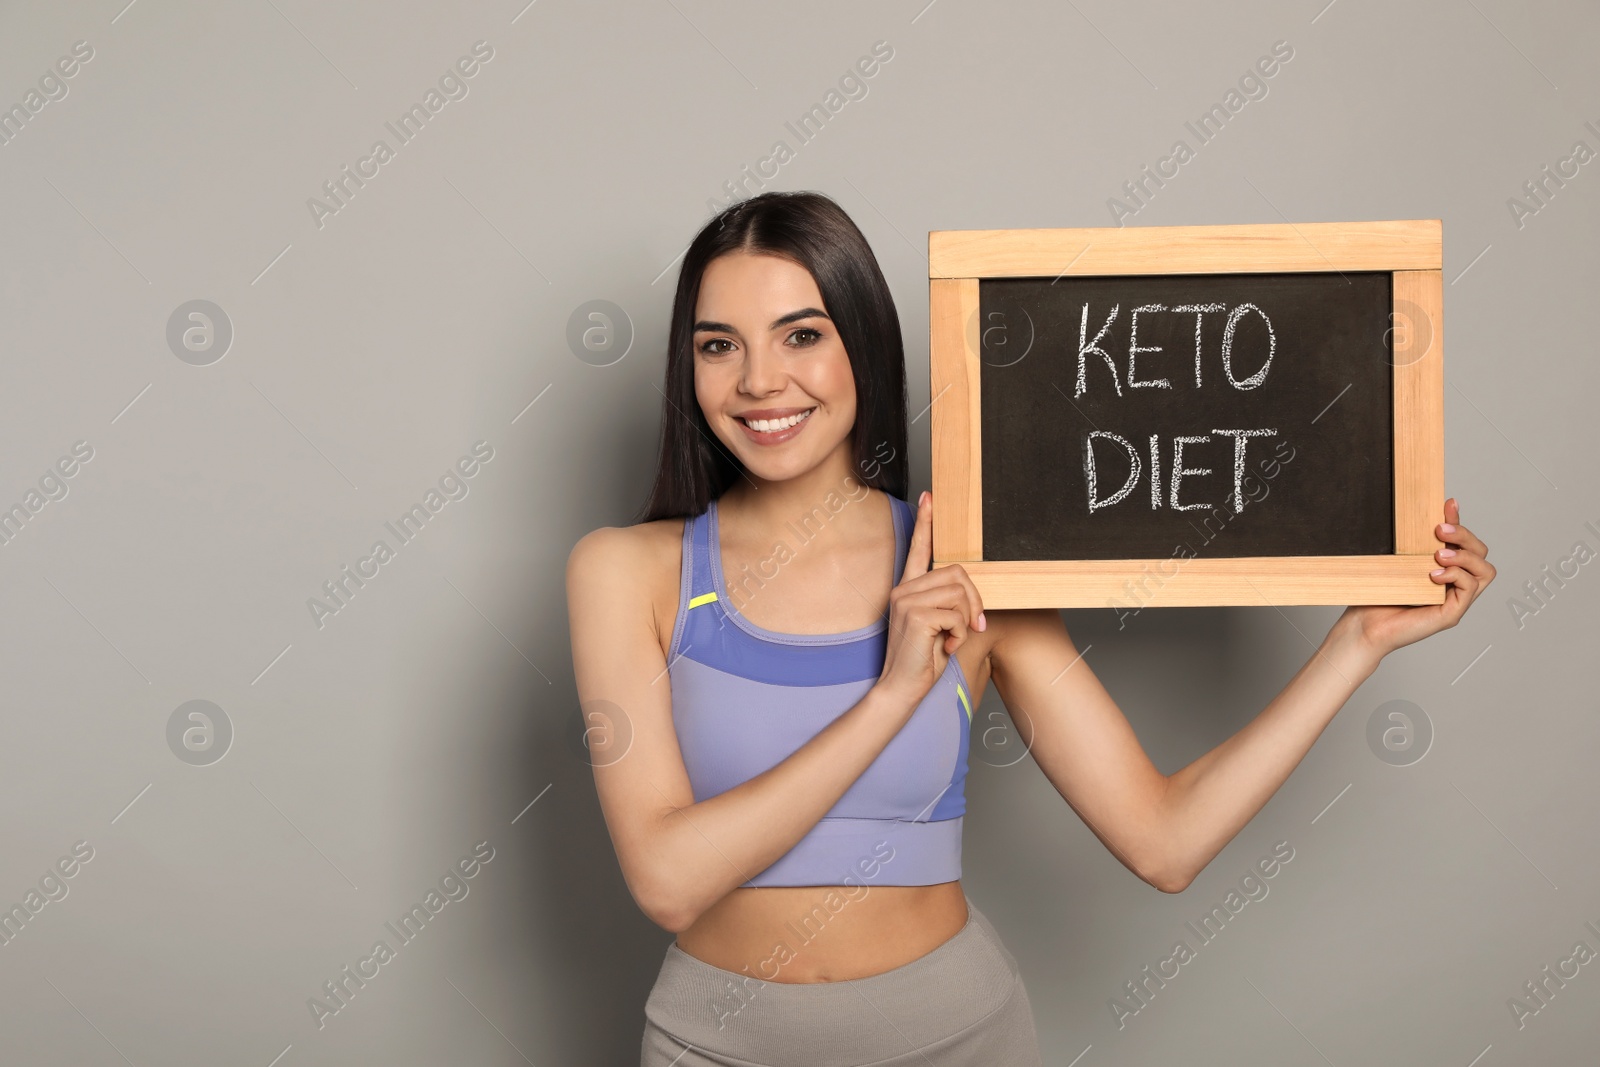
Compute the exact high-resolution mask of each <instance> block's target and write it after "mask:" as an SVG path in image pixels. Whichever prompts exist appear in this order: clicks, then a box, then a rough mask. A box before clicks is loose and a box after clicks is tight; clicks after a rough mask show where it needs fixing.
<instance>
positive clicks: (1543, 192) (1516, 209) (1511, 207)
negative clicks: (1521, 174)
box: [1506, 122, 1600, 230]
mask: <svg viewBox="0 0 1600 1067" xmlns="http://www.w3.org/2000/svg"><path fill="white" fill-rule="evenodd" d="M1583 125H1584V128H1585V129H1587V130H1588V131H1589V132H1590V133H1592V134H1594V135H1595V136H1596V137H1600V128H1596V127H1595V124H1594V123H1593V122H1585V123H1584V124H1583ZM1594 156H1595V152H1594V149H1592V148H1590V147H1589V144H1588V142H1586V141H1574V142H1572V151H1571V152H1569V153H1567V154H1566V155H1565V156H1563V157H1561V158H1560V159H1558V160H1556V173H1555V174H1552V173H1550V164H1548V163H1546V164H1545V165H1544V167H1543V168H1542V169H1541V170H1540V172H1539V174H1538V175H1537V176H1535V177H1533V178H1530V179H1529V180H1528V181H1525V182H1523V183H1522V191H1523V192H1524V193H1526V194H1527V197H1528V201H1530V202H1524V201H1521V200H1518V199H1517V198H1516V197H1514V196H1508V197H1506V210H1508V211H1510V212H1511V221H1512V222H1514V223H1516V224H1517V229H1519V230H1520V229H1522V228H1523V227H1524V226H1526V225H1527V224H1528V219H1530V218H1532V217H1533V216H1534V215H1537V214H1538V213H1539V212H1540V211H1541V210H1543V209H1544V208H1546V207H1548V206H1549V204H1550V201H1551V200H1553V199H1555V195H1556V189H1565V188H1566V187H1567V183H1566V182H1565V181H1562V179H1563V178H1565V179H1567V180H1569V181H1570V180H1571V179H1573V178H1576V177H1577V176H1578V168H1579V167H1581V166H1583V165H1584V164H1585V163H1587V162H1589V160H1591V159H1593V158H1594ZM1552 184H1553V185H1554V186H1555V188H1554V189H1552V188H1551V185H1552Z"/></svg>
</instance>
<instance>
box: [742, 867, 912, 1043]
mask: <svg viewBox="0 0 1600 1067" xmlns="http://www.w3.org/2000/svg"><path fill="white" fill-rule="evenodd" d="M892 859H894V846H893V845H891V844H889V843H888V842H887V841H879V842H878V843H877V844H875V845H873V846H872V856H871V857H862V858H861V859H859V860H857V861H856V864H855V870H857V871H860V872H861V877H862V878H864V879H871V878H876V877H878V874H879V873H880V872H881V870H882V867H883V864H885V863H888V862H889V861H890V860H892ZM826 888H827V893H826V894H825V895H824V896H823V898H822V903H821V904H815V905H812V908H811V911H810V912H808V913H807V914H806V915H805V916H804V917H803V918H801V920H800V925H799V926H796V925H795V924H794V923H793V922H786V923H784V926H785V927H787V928H788V930H789V931H790V932H791V933H793V934H794V935H795V937H796V939H797V940H798V942H799V944H800V946H801V947H802V948H803V947H804V946H806V945H808V944H810V943H811V942H812V941H813V940H815V939H816V937H817V935H818V934H820V933H822V928H823V927H824V926H826V925H827V923H828V920H829V919H831V918H832V917H833V916H835V915H837V914H839V913H840V912H841V911H843V910H844V909H845V908H846V906H848V905H849V904H850V902H851V901H855V900H862V899H865V897H866V896H867V894H868V893H870V892H872V887H871V886H867V885H863V884H862V883H861V882H859V881H857V880H856V877H855V875H854V874H847V875H845V876H844V878H843V879H842V883H841V885H840V886H839V887H837V888H835V887H833V886H828V887H826ZM824 909H826V910H824ZM796 955H797V952H796V950H795V949H792V948H790V947H789V945H788V943H787V942H785V941H779V942H778V943H777V944H776V945H774V946H773V949H772V955H770V956H768V957H767V958H766V959H764V960H762V961H761V964H760V970H761V977H760V978H758V977H756V976H755V975H754V974H752V973H750V965H749V964H748V963H747V964H745V965H744V966H743V967H741V968H739V969H740V970H741V971H743V972H744V974H745V977H744V979H743V980H742V981H740V982H738V983H735V982H734V981H733V979H731V978H730V979H728V980H727V981H726V982H725V983H723V984H724V987H725V988H724V990H723V992H722V993H721V994H718V995H717V996H716V997H713V998H712V1001H711V1010H712V1011H713V1012H715V1013H716V1016H717V1029H718V1030H722V1029H725V1028H726V1027H727V1025H728V1020H729V1019H731V1018H733V1017H734V1016H735V1015H738V1014H739V1013H740V1012H741V1011H743V1010H744V1009H745V1005H747V1004H748V1003H749V1002H750V1000H751V999H753V998H754V997H755V995H756V994H757V993H759V992H760V991H761V990H762V988H763V987H765V986H766V984H767V982H770V981H772V979H774V978H776V977H777V976H778V972H779V970H781V969H782V968H783V965H784V964H786V963H788V962H790V961H791V960H793V959H794V958H795V956H796ZM769 965H770V966H771V968H772V970H771V973H768V972H767V967H768V966H769ZM763 979H764V980H763Z"/></svg>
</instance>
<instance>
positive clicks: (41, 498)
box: [0, 441, 94, 547]
mask: <svg viewBox="0 0 1600 1067" xmlns="http://www.w3.org/2000/svg"><path fill="white" fill-rule="evenodd" d="M93 458H94V448H93V447H91V446H90V444H89V442H88V441H78V442H76V443H74V444H73V446H72V453H71V455H66V456H62V457H61V458H60V459H58V460H56V462H55V466H53V467H51V468H49V469H47V470H46V471H45V472H44V473H43V474H42V475H40V476H39V488H38V489H29V490H28V491H27V492H26V493H24V494H23V495H22V503H20V504H12V505H11V506H10V507H9V508H6V509H4V510H3V511H0V547H3V546H5V545H9V544H10V543H11V539H12V538H14V537H16V536H17V535H18V534H19V533H21V532H22V528H23V527H24V526H26V525H27V524H28V521H29V520H30V519H32V518H33V517H34V516H35V515H37V514H39V512H41V511H43V510H44V506H45V505H46V504H48V503H49V502H50V501H52V500H65V499H66V498H67V492H68V487H67V483H66V480H65V479H68V478H72V477H75V476H76V475H77V473H78V470H79V466H78V465H79V464H80V463H87V462H89V461H90V460H91V459H93Z"/></svg>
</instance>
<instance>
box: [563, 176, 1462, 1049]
mask: <svg viewBox="0 0 1600 1067" xmlns="http://www.w3.org/2000/svg"><path fill="white" fill-rule="evenodd" d="M662 392H663V395H664V403H663V406H662V424H661V450H660V456H659V461H658V467H657V471H656V479H655V484H654V487H653V489H652V492H651V494H650V499H649V501H648V503H647V504H646V506H645V508H644V510H643V513H642V515H641V517H640V521H638V522H636V523H634V524H633V525H631V526H627V527H622V528H610V527H605V528H601V529H598V530H595V531H593V532H591V533H589V534H587V535H586V536H584V537H583V538H582V539H581V540H579V542H578V543H577V545H576V546H574V547H573V549H572V553H571V555H570V556H569V558H568V561H567V608H568V614H569V618H570V624H571V633H572V652H573V668H574V672H575V675H576V678H577V684H578V693H579V698H580V702H581V703H582V704H583V705H585V706H601V705H603V706H605V707H607V708H608V709H610V710H611V711H613V712H615V711H618V710H620V712H621V713H622V714H623V715H624V716H625V717H626V723H625V725H626V727H627V728H626V729H622V730H618V731H615V732H608V733H597V734H595V735H593V736H592V738H591V744H590V746H589V754H590V757H591V763H592V766H593V770H594V778H595V787H596V790H597V792H598V794H599V798H600V806H601V810H602V812H603V814H604V816H605V822H606V827H607V830H608V832H609V833H610V835H611V840H612V844H613V846H614V847H615V850H616V854H617V859H618V862H619V864H620V867H621V871H622V876H623V878H624V879H625V881H626V882H627V886H628V889H629V891H630V892H631V893H632V895H633V898H634V900H635V901H636V902H637V904H638V905H639V907H640V909H641V910H642V911H644V913H645V914H646V915H648V916H649V917H650V918H651V919H652V920H654V921H655V922H656V923H657V924H659V925H660V926H662V927H664V928H666V929H668V930H671V931H673V932H674V933H676V934H677V935H678V936H677V940H676V941H675V942H674V943H673V944H671V945H670V946H668V948H667V952H666V957H665V959H663V961H662V964H661V969H660V971H659V973H658V974H657V977H656V982H655V986H654V987H653V988H652V990H651V992H650V996H649V999H648V1001H647V1002H646V1004H645V1027H644V1035H643V1041H642V1044H641V1055H642V1061H641V1062H642V1063H643V1064H644V1065H645V1067H665V1065H668V1064H672V1065H677V1067H704V1065H708V1064H741V1065H752V1064H769V1065H770V1064H777V1063H806V1064H808V1065H811V1067H829V1065H843V1064H859V1063H872V1064H875V1065H877V1067H893V1065H905V1067H909V1065H911V1064H918V1065H925V1064H928V1063H939V1064H1005V1065H1024V1067H1025V1065H1029V1064H1039V1063H1040V1062H1041V1056H1040V1051H1039V1046H1038V1040H1037V1037H1036V1035H1035V1031H1034V1023H1033V1011H1032V1006H1031V1002H1030V1000H1029V996H1028V992H1027V990H1026V988H1025V987H1024V985H1023V982H1022V978H1021V975H1020V973H1019V970H1018V966H1017V961H1016V959H1015V957H1013V956H1012V954H1011V953H1010V952H1009V951H1008V950H1007V949H1006V947H1005V945H1004V944H1003V943H1002V942H1001V941H1000V939H999V936H998V935H997V934H996V932H995V929H994V927H993V926H992V925H991V924H990V922H989V920H988V919H987V917H985V916H984V915H983V913H982V912H981V911H979V910H978V909H977V908H976V907H974V906H973V903H972V901H971V900H969V899H968V898H967V896H966V893H965V891H964V890H963V888H962V885H961V873H962V872H961V835H962V825H963V821H964V817H965V814H966V777H967V754H968V746H969V740H970V732H971V723H972V721H973V716H974V709H975V708H977V706H978V705H979V704H980V702H981V701H982V698H983V693H984V689H985V687H986V686H987V684H988V682H989V681H990V679H991V676H992V678H993V681H994V683H995V690H996V692H997V693H998V694H999V696H1000V697H1001V699H1002V700H1003V701H1004V702H1005V704H1006V709H1007V712H1008V713H1009V714H1010V715H1011V716H1012V718H1013V720H1014V724H1015V726H1016V728H1017V731H1018V733H1019V734H1020V735H1021V736H1023V737H1026V738H1028V739H1029V741H1030V743H1029V749H1028V753H1029V755H1031V756H1032V758H1033V761H1034V763H1035V764H1036V765H1037V766H1038V767H1039V769H1040V771H1041V772H1043V773H1044V775H1045V776H1046V777H1047V778H1048V779H1049V781H1050V784H1051V785H1052V786H1054V787H1055V789H1056V791H1057V792H1058V793H1060V795H1061V796H1062V798H1063V799H1064V800H1066V801H1067V803H1068V804H1070V805H1071V807H1072V808H1073V810H1074V811H1075V812H1077V813H1078V815H1079V816H1080V817H1082V819H1083V820H1084V822H1085V823H1087V824H1088V825H1089V826H1090V828H1091V829H1092V830H1093V831H1094V833H1095V835H1096V837H1098V838H1099V839H1100V840H1101V841H1102V842H1103V843H1104V844H1105V845H1106V847H1107V848H1108V849H1109V850H1110V851H1111V853H1112V854H1113V855H1114V856H1115V857H1116V858H1117V859H1118V860H1119V861H1120V862H1121V863H1122V864H1123V865H1124V866H1126V867H1127V868H1128V870H1129V871H1131V872H1132V873H1133V874H1134V875H1135V876H1136V877H1138V878H1139V879H1140V880H1142V881H1143V882H1145V883H1147V884H1148V885H1150V886H1152V887H1154V888H1155V889H1158V890H1161V891H1163V892H1169V893H1177V892H1180V891H1182V890H1183V889H1184V888H1185V887H1186V886H1188V885H1189V883H1190V882H1191V881H1192V880H1193V879H1194V877H1195V875H1196V874H1197V873H1198V872H1199V871H1200V870H1201V869H1202V868H1204V867H1205V866H1206V865H1207V864H1208V863H1210V861H1211V860H1212V858H1213V857H1215V856H1216V855H1217V854H1218V853H1219V852H1220V851H1221V850H1222V848H1223V847H1224V846H1225V845H1226V844H1227V843H1228V842H1229V841H1230V840H1232V839H1233V837H1234V836H1235V835H1236V834H1238V832H1239V831H1240V830H1241V829H1242V828H1243V827H1244V825H1245V824H1246V823H1247V822H1249V820H1250V819H1251V818H1252V817H1253V816H1254V815H1255V814H1256V812H1257V811H1259V810H1260V809H1261V807H1262V805H1264V804H1265V803H1266V801H1267V800H1268V799H1269V798H1270V797H1271V796H1272V794H1273V793H1274V792H1275V791H1276V790H1277V788H1278V787H1279V785H1281V784H1282V782H1283V781H1284V779H1285V778H1286V777H1287V776H1288V774H1289V772H1290V771H1291V770H1293V768H1294V767H1295V766H1296V765H1297V764H1298V763H1299V761H1300V760H1301V758H1303V757H1304V755H1305V754H1306V752H1307V750H1309V749H1310V747H1311V745H1312V743H1313V742H1314V741H1315V740H1316V738H1317V736H1318V735H1319V734H1320V733H1321V732H1322V730H1323V729H1324V728H1325V727H1326V726H1327V724H1328V722H1329V721H1330V720H1331V719H1332V718H1333V716H1334V714H1335V713H1336V712H1337V711H1338V710H1339V708H1340V707H1341V706H1342V705H1343V704H1344V702H1345V701H1346V700H1347V699H1348V698H1349V696H1350V694H1351V693H1352V692H1353V691H1354V689H1355V687H1356V686H1358V685H1360V684H1361V681H1362V680H1364V679H1365V678H1366V677H1368V676H1369V675H1370V674H1371V673H1372V672H1373V671H1374V670H1375V669H1376V667H1377V664H1378V661H1379V660H1380V659H1381V658H1382V657H1383V655H1385V654H1386V653H1388V652H1389V651H1392V650H1393V649H1395V648H1399V647H1401V646H1402V645H1405V644H1409V643H1411V642H1413V641H1416V640H1419V639H1421V638H1422V637H1425V636H1427V635H1428V634H1431V633H1434V632H1437V631H1439V630H1441V629H1445V628H1447V627H1449V626H1453V625H1455V623H1456V621H1457V620H1459V619H1460V617H1461V614H1462V613H1463V612H1464V611H1465V610H1466V608H1467V605H1468V604H1469V603H1470V602H1471V601H1472V600H1473V598H1474V597H1476V595H1477V594H1478V592H1479V591H1481V589H1482V588H1483V586H1484V585H1485V584H1487V583H1488V581H1489V580H1491V579H1492V578H1493V576H1494V568H1493V567H1492V566H1490V565H1489V564H1488V562H1487V561H1486V560H1485V558H1484V556H1485V555H1486V553H1487V549H1486V547H1485V546H1484V544H1483V542H1482V541H1480V540H1479V539H1478V538H1477V537H1476V536H1474V535H1473V534H1472V533H1470V532H1469V531H1467V530H1466V529H1465V528H1464V527H1461V526H1459V525H1455V524H1456V523H1457V521H1458V518H1459V515H1458V511H1457V508H1456V503H1455V501H1454V500H1450V501H1447V502H1446V506H1445V514H1444V518H1445V519H1446V523H1448V525H1447V524H1440V525H1439V526H1438V527H1436V532H1437V533H1438V534H1439V537H1440V540H1441V541H1443V542H1446V543H1447V544H1448V546H1449V547H1445V548H1441V549H1440V550H1439V552H1438V553H1436V558H1437V559H1438V561H1439V563H1440V564H1441V566H1440V567H1439V569H1437V570H1435V571H1434V572H1432V580H1433V581H1435V582H1437V583H1439V584H1441V585H1447V586H1450V587H1451V588H1450V589H1449V590H1447V592H1446V594H1445V602H1444V603H1443V604H1442V605H1426V606H1423V607H1388V606H1363V607H1355V608H1349V609H1347V610H1346V612H1345V613H1344V615H1342V616H1341V617H1340V619H1339V621H1338V622H1337V623H1336V624H1335V625H1334V627H1333V629H1332V630H1331V631H1330V632H1329V634H1328V636H1327V638H1325V639H1324V641H1323V643H1322V646H1321V647H1320V648H1318V649H1317V650H1316V652H1315V654H1314V655H1313V656H1312V658H1311V659H1310V660H1309V661H1308V662H1307V663H1306V665H1305V667H1303V668H1302V669H1301V670H1300V671H1299V673H1298V674H1296V675H1295V677H1294V678H1293V679H1292V680H1291V681H1290V683H1289V684H1288V686H1286V687H1285V688H1284V690H1283V692H1282V693H1280V694H1279V695H1278V696H1277V697H1276V698H1275V699H1274V700H1273V701H1272V703H1271V704H1269V705H1268V706H1267V708H1266V709H1265V710H1263V711H1262V712H1261V713H1260V714H1259V715H1257V716H1256V718H1255V719H1254V721H1252V722H1250V723H1249V724H1248V725H1247V726H1246V727H1245V728H1243V729H1241V730H1240V731H1239V732H1238V733H1236V734H1235V735H1234V736H1233V737H1231V738H1229V739H1228V740H1226V741H1224V742H1223V743H1222V744H1220V745H1218V746H1217V747H1216V748H1214V749H1212V750H1211V751H1210V752H1207V753H1206V754H1205V755H1203V756H1201V757H1200V758H1199V759H1196V760H1195V761H1193V762H1192V763H1190V764H1189V765H1188V766H1186V767H1184V768H1182V769H1181V770H1179V771H1177V772H1176V773H1174V774H1171V775H1165V774H1162V773H1161V772H1159V771H1158V770H1157V769H1156V767H1155V766H1154V765H1153V764H1152V763H1151V761H1150V758H1149V756H1148V755H1147V754H1146V753H1145V751H1144V749H1143V748H1142V747H1141V746H1140V744H1139V741H1138V738H1137V737H1136V736H1135V734H1134V732H1133V730H1132V728H1131V727H1130V726H1129V724H1128V721H1127V718H1126V717H1125V716H1124V715H1123V714H1122V711H1121V709H1119V708H1118V707H1117V705H1116V703H1115V702H1114V701H1113V700H1112V699H1111V697H1110V695H1109V694H1108V693H1107V692H1106V691H1105V689H1104V688H1103V687H1102V686H1101V685H1100V683H1099V680H1098V679H1097V678H1096V677H1095V675H1094V672H1093V671H1092V670H1091V669H1090V666H1089V664H1087V663H1085V662H1082V656H1081V654H1080V653H1079V652H1078V650H1077V648H1076V647H1075V646H1074V644H1073V642H1072V639H1071V637H1070V636H1069V635H1068V634H1067V631H1066V628H1065V627H1064V625H1063V624H1062V619H1061V615H1060V613H1059V612H1058V611H1055V610H1050V609H1038V610H1008V611H997V612H995V613H994V618H993V619H990V618H989V617H988V616H987V615H986V613H985V612H984V610H983V601H982V598H981V596H980V595H979V593H978V590H977V588H976V587H975V586H974V585H973V583H972V580H971V578H970V577H969V576H968V574H967V572H966V570H965V569H963V567H962V566H961V565H960V564H951V565H948V566H943V567H932V566H931V564H932V536H931V529H932V514H933V503H934V502H933V500H932V498H931V497H930V495H929V494H927V493H923V494H921V495H920V497H919V499H918V501H917V503H916V504H915V505H912V504H910V503H909V502H908V501H907V499H906V493H907V470H906V460H905V455H906V432H907V428H906V387H905V356H904V352H903V350H902V343H901V338H900V329H899V322H898V319H897V317H896V315H895V308H894V301H893V300H892V298H891V297H890V295H889V290H888V286H887V285H886V284H885V282H884V279H883V275H882V273H881V272H880V271H879V269H878V264H877V261H876V259H875V258H874V257H873V254H872V251H871V249H870V248H869V247H868V245H867V242H866V240H865V238H863V237H862V235H861V232H860V231H859V230H858V229H856V227H855V225H854V224H853V223H852V222H851V221H850V219H849V218H848V216H846V215H845V213H844V212H843V211H842V210H840V209H839V207H838V205H836V204H834V203H833V201H831V200H829V199H828V198H826V197H824V196H821V195H820V194H816V193H765V194H762V195H761V196H757V197H754V198H752V199H750V200H747V201H744V202H743V203H740V204H738V205H736V206H734V207H731V208H729V209H728V210H726V211H724V212H722V213H721V214H720V215H719V216H717V217H716V218H714V219H713V220H712V221H711V222H710V223H708V224H707V225H706V227H705V228H704V229H703V230H701V232H700V233H699V234H698V235H697V236H696V237H695V239H694V241H693V242H691V243H690V245H689V249H688V251H687V253H686V254H685V256H684V260H683V266H682V268H681V271H680V275H679V278H678V287H677V294H676V297H675V300H674V305H673V312H672V321H671V327H670V333H669V337H668V352H667V365H666V385H665V388H664V389H663V390H662ZM885 446H886V447H887V449H888V457H889V458H888V459H882V458H881V457H882V456H883V452H882V448H883V447H885ZM841 493H842V494H843V496H845V497H848V498H849V499H850V500H851V501H852V502H853V503H854V506H850V507H844V506H843V505H842V504H841V505H839V506H837V507H835V506H832V504H831V503H830V500H831V499H832V498H837V497H839V496H840V495H841ZM880 500H881V503H880ZM819 507H822V508H825V509H826V511H827V512H828V513H829V514H830V518H829V519H828V521H826V522H823V523H821V524H820V525H819V526H818V528H817V530H816V533H815V535H814V536H812V537H810V538H809V539H808V540H807V542H806V544H807V546H808V547H807V550H806V551H805V552H802V553H797V554H795V555H794V556H793V557H792V558H790V559H787V560H786V561H785V562H784V565H783V566H782V567H781V568H779V569H777V570H775V571H771V570H765V569H764V570H759V571H758V573H759V574H760V576H761V578H762V579H763V583H762V585H761V589H762V595H761V596H760V597H752V598H747V599H745V600H744V601H743V602H741V603H739V604H737V605H736V604H734V603H733V596H732V590H731V589H730V585H729V582H728V581H727V579H726V577H725V576H726V575H728V574H743V573H745V572H746V571H747V570H748V569H749V567H750V565H751V563H752V562H756V561H760V560H761V559H762V558H763V556H764V554H765V553H766V552H767V549H768V546H771V545H773V544H774V542H775V541H776V540H777V539H778V536H779V533H780V531H783V530H787V529H791V528H793V526H794V525H795V523H796V520H797V518H798V517H802V516H808V515H811V514H814V513H815V512H816V511H817V510H818V508H819ZM886 513H887V514H886ZM813 547H814V548H816V549H818V551H811V548H813ZM1068 667H1073V669H1072V670H1070V671H1069V670H1067V669H1066V668H1068ZM663 677H665V678H667V679H668V681H667V684H665V685H662V684H659V682H660V680H661V679H662V678H663ZM1024 709H1027V710H1026V711H1024ZM847 905H848V906H847Z"/></svg>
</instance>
